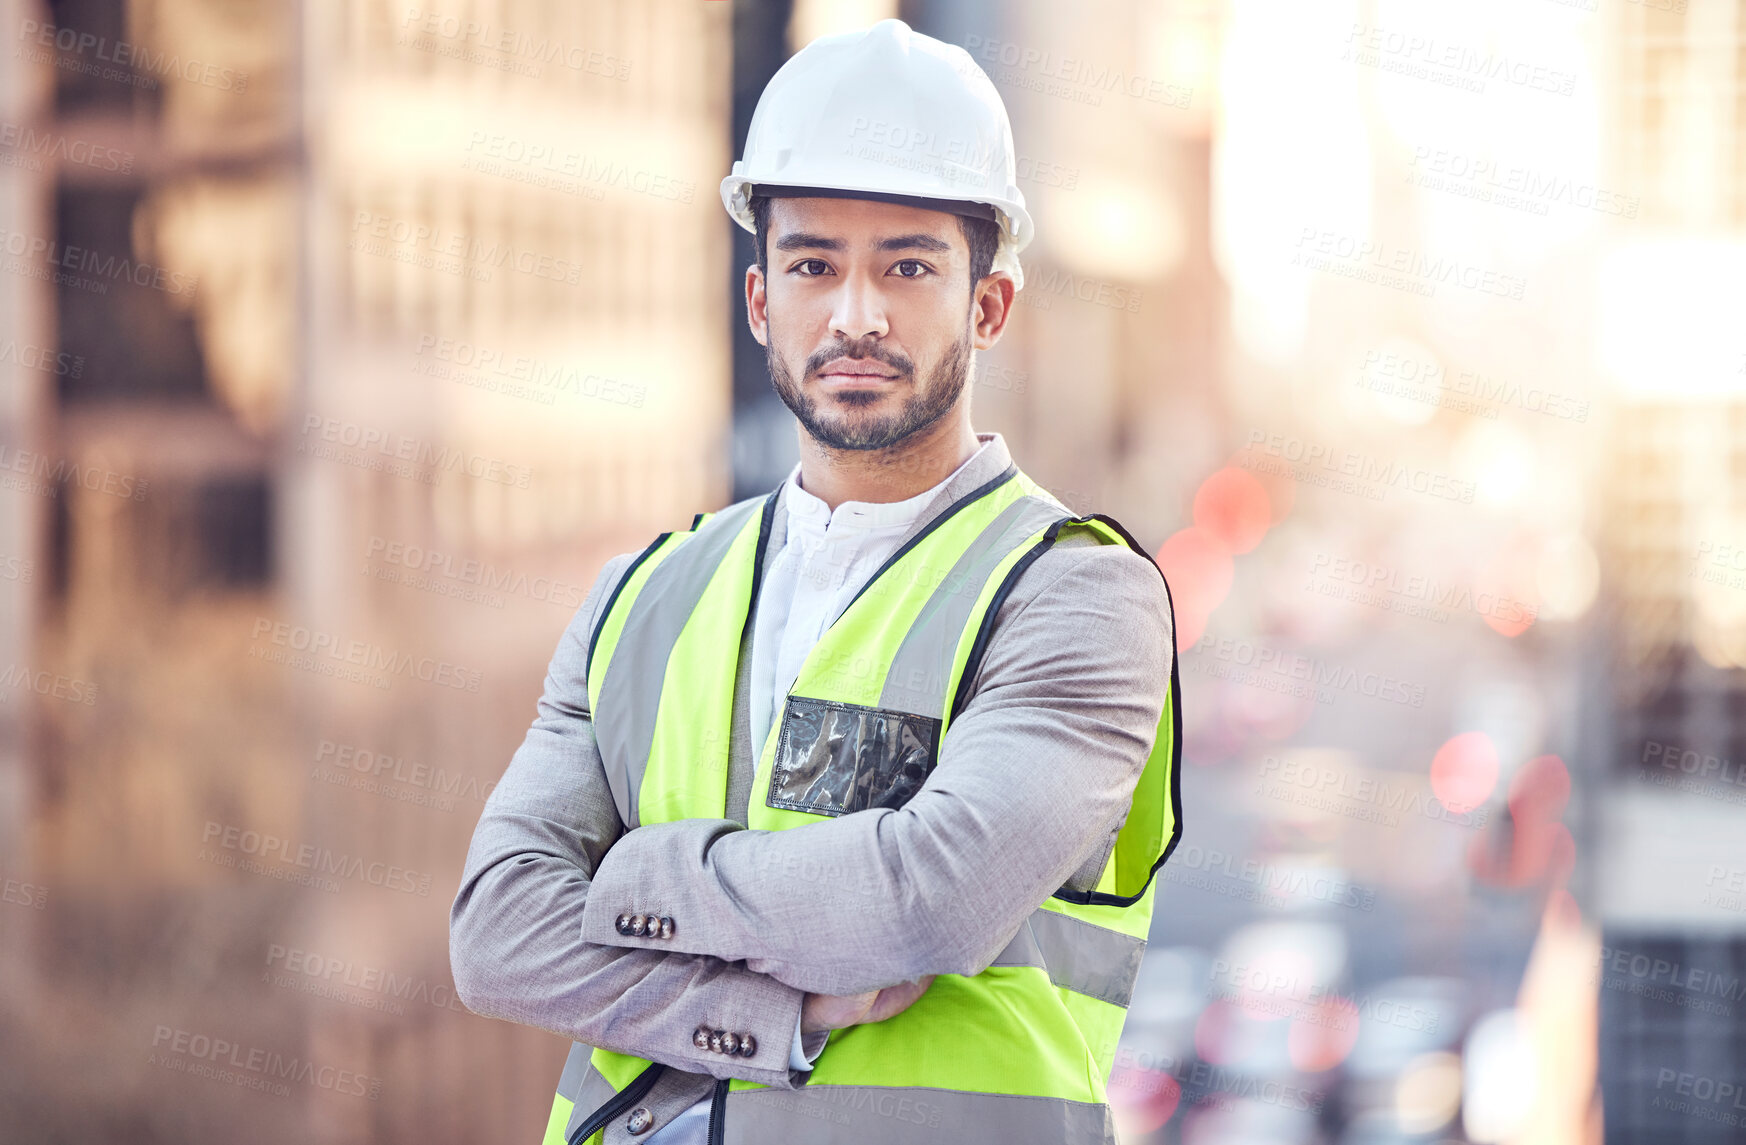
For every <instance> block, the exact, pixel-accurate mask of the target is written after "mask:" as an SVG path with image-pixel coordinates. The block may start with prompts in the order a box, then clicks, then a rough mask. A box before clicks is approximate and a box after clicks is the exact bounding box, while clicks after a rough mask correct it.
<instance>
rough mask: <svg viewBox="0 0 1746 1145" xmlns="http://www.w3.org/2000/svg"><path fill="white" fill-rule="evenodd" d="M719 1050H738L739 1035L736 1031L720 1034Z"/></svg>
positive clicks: (724, 1051) (730, 1052) (728, 1051)
mask: <svg viewBox="0 0 1746 1145" xmlns="http://www.w3.org/2000/svg"><path fill="white" fill-rule="evenodd" d="M721 1052H722V1053H724V1054H737V1053H739V1052H740V1036H739V1035H738V1034H736V1033H732V1032H729V1033H725V1034H723V1035H722V1036H721Z"/></svg>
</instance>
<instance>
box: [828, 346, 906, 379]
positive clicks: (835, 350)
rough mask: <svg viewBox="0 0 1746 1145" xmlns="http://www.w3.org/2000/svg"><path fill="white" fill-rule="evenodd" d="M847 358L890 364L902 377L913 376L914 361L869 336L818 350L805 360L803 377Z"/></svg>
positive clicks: (855, 360) (856, 360)
mask: <svg viewBox="0 0 1746 1145" xmlns="http://www.w3.org/2000/svg"><path fill="white" fill-rule="evenodd" d="M843 358H847V359H849V360H850V361H853V362H865V361H874V362H879V363H881V364H883V365H886V366H890V367H891V368H892V369H894V370H896V371H897V372H898V373H899V374H901V375H902V376H904V377H906V378H907V377H914V376H915V363H914V362H912V361H910V360H909V359H908V358H907V357H905V356H904V355H902V354H899V353H897V352H895V351H893V350H887V349H886V348H885V347H883V346H881V345H880V344H879V343H878V342H877V341H875V340H874V339H871V338H867V339H862V340H861V341H858V342H837V343H835V344H834V345H832V346H829V347H827V348H826V349H823V350H820V351H818V352H817V353H815V354H813V355H812V356H811V357H809V358H807V360H806V373H805V375H804V376H805V377H809V378H810V377H816V376H817V375H818V372H819V371H820V370H822V369H824V368H825V367H826V366H828V365H830V364H831V363H832V362H835V361H838V360H839V359H843Z"/></svg>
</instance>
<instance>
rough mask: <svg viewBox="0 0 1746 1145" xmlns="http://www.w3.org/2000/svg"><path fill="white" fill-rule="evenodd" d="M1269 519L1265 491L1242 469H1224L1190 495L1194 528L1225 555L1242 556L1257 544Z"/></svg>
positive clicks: (1263, 487) (1271, 513) (1270, 514)
mask: <svg viewBox="0 0 1746 1145" xmlns="http://www.w3.org/2000/svg"><path fill="white" fill-rule="evenodd" d="M1272 517H1273V505H1272V502H1271V500H1270V499H1269V498H1268V496H1267V489H1266V487H1265V486H1264V485H1262V484H1261V482H1260V481H1258V480H1256V478H1255V476H1254V474H1252V473H1250V472H1248V471H1247V470H1245V469H1234V468H1231V467H1228V466H1227V467H1226V468H1224V469H1221V470H1219V471H1218V472H1217V473H1214V474H1213V475H1212V476H1211V477H1208V478H1207V479H1206V480H1205V481H1202V482H1201V483H1200V489H1199V490H1197V491H1196V492H1195V494H1194V526H1195V528H1197V529H1199V530H1200V531H1201V532H1202V533H1204V534H1206V535H1207V536H1208V537H1209V538H1210V539H1211V540H1213V541H1214V542H1216V543H1217V544H1219V545H1220V546H1221V547H1223V548H1224V550H1225V551H1226V552H1228V553H1246V552H1248V551H1249V550H1251V549H1253V548H1254V547H1255V546H1256V545H1258V544H1260V543H1261V538H1262V537H1265V536H1266V535H1267V526H1268V525H1269V524H1270V523H1271V521H1272Z"/></svg>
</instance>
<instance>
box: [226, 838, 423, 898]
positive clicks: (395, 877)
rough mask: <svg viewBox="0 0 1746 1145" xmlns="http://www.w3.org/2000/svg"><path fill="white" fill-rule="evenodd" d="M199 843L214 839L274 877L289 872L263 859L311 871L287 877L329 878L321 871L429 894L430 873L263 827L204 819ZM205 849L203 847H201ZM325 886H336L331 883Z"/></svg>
mask: <svg viewBox="0 0 1746 1145" xmlns="http://www.w3.org/2000/svg"><path fill="white" fill-rule="evenodd" d="M200 841H201V842H202V843H215V844H217V845H218V846H220V847H222V848H224V849H225V850H227V851H231V852H234V853H236V854H241V855H245V856H248V857H249V859H252V860H254V862H252V863H250V862H244V863H242V864H240V865H241V866H243V867H244V868H246V869H249V870H252V871H253V872H254V873H256V874H268V875H272V876H273V877H275V878H280V877H287V878H289V875H288V873H286V872H282V871H281V870H277V869H274V868H269V867H265V865H264V864H265V863H266V862H269V861H271V862H276V863H279V864H281V867H295V868H298V869H299V871H307V872H310V874H309V875H308V876H304V877H298V878H289V881H292V882H298V883H310V884H311V885H313V884H315V883H320V882H327V881H328V880H324V879H321V878H320V876H322V875H337V876H338V877H340V878H342V879H356V880H358V881H359V882H364V883H369V884H370V885H371V886H373V887H381V888H383V889H384V890H391V891H403V892H405V893H406V894H409V895H418V896H419V897H420V898H428V897H429V896H430V883H431V877H430V876H429V875H426V874H420V873H419V872H418V871H413V870H408V869H407V868H405V867H400V866H395V865H394V864H392V863H368V862H365V861H364V860H363V859H360V858H358V857H357V856H356V855H345V854H335V853H334V852H333V851H332V850H331V849H329V848H327V847H317V846H315V845H314V844H311V843H302V844H297V843H293V842H292V841H291V840H289V839H281V838H280V837H279V836H277V835H274V834H272V833H271V832H266V831H253V830H248V829H245V828H242V827H235V826H227V825H225V824H223V823H215V822H213V821H212V820H211V819H208V820H207V821H206V829H205V831H204V832H203V833H202V834H201V836H200ZM202 850H203V852H204V848H202ZM203 857H204V858H206V859H207V860H208V861H212V862H217V863H218V865H220V866H237V865H239V864H238V863H236V862H235V861H224V860H226V859H228V858H229V856H218V855H216V854H215V853H211V852H206V853H204V854H203ZM322 889H324V890H337V889H338V888H337V887H334V886H332V885H331V883H330V885H328V886H325V887H323V888H322Z"/></svg>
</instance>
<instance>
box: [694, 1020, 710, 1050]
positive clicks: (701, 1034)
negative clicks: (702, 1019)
mask: <svg viewBox="0 0 1746 1145" xmlns="http://www.w3.org/2000/svg"><path fill="white" fill-rule="evenodd" d="M691 1044H692V1045H694V1046H696V1047H697V1048H698V1049H700V1050H707V1049H708V1048H709V1027H708V1026H699V1027H697V1029H695V1030H693V1031H691Z"/></svg>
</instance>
